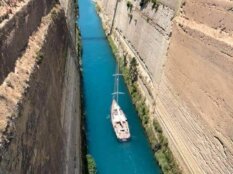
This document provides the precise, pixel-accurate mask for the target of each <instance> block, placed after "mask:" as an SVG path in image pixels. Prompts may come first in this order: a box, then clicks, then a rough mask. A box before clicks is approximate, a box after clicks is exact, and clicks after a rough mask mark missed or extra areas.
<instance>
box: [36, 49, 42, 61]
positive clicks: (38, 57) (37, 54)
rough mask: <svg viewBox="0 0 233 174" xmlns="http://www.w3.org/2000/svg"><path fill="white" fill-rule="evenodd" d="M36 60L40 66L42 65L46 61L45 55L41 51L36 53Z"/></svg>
mask: <svg viewBox="0 0 233 174" xmlns="http://www.w3.org/2000/svg"><path fill="white" fill-rule="evenodd" d="M36 59H37V63H38V64H41V63H42V61H43V59H44V54H43V53H42V52H41V50H40V51H38V52H37V53H36Z"/></svg>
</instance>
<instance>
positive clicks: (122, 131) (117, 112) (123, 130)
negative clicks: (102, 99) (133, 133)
mask: <svg viewBox="0 0 233 174" xmlns="http://www.w3.org/2000/svg"><path fill="white" fill-rule="evenodd" d="M118 71H119V70H118V68H117V73H116V74H115V75H114V76H115V85H114V88H115V89H114V93H113V99H112V106H111V122H112V126H113V129H114V132H115V134H116V137H117V139H118V140H120V141H127V140H129V139H130V131H129V125H128V121H127V118H126V116H125V114H124V112H123V111H122V109H121V107H120V106H119V104H118V95H119V94H121V93H120V92H118V86H119V85H118V84H119V75H120V74H119V73H118Z"/></svg>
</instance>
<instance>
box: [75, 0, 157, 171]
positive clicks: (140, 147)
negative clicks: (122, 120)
mask: <svg viewBox="0 0 233 174" xmlns="http://www.w3.org/2000/svg"><path fill="white" fill-rule="evenodd" d="M78 24H79V28H80V31H81V35H82V46H83V55H82V66H83V67H82V68H83V97H84V106H85V108H84V109H85V111H84V112H85V115H86V118H85V120H86V137H87V146H88V153H90V154H91V155H92V156H93V157H94V159H95V161H96V164H97V169H98V173H99V174H159V173H161V172H160V169H159V166H158V165H157V163H156V162H155V160H154V157H153V152H152V150H151V149H150V145H149V143H148V140H147V138H146V135H145V133H144V130H143V128H142V125H141V123H140V120H139V118H138V116H137V113H136V110H135V108H134V106H133V104H132V101H131V98H130V96H129V93H128V91H127V88H126V85H125V84H124V82H123V80H122V79H120V83H119V86H120V90H121V91H122V92H124V93H125V95H121V96H120V99H119V103H120V106H121V107H122V109H123V111H124V112H125V113H126V115H127V118H128V122H129V126H130V131H131V136H132V138H131V140H130V141H129V142H126V143H120V142H118V141H117V139H116V136H115V134H114V132H113V129H112V125H111V122H110V105H111V100H112V95H111V93H112V91H113V86H114V79H113V76H112V74H114V72H115V69H116V61H115V59H114V56H113V54H112V51H111V48H110V46H109V44H108V41H107V39H106V37H105V34H104V31H103V28H102V26H101V22H100V19H99V17H98V16H97V13H96V11H95V6H94V4H93V3H92V2H91V0H79V20H78Z"/></svg>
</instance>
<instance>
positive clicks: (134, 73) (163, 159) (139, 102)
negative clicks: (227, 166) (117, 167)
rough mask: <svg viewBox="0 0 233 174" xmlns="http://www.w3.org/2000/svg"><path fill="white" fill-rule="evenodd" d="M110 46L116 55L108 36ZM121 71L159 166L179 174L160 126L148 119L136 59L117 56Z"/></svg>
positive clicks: (147, 110)
mask: <svg viewBox="0 0 233 174" xmlns="http://www.w3.org/2000/svg"><path fill="white" fill-rule="evenodd" d="M108 39H109V43H110V46H111V47H112V50H113V53H114V54H115V56H116V57H117V55H118V50H117V47H116V45H115V44H114V42H113V40H112V39H111V37H108ZM117 60H118V62H119V66H120V70H121V73H122V74H123V77H124V79H125V82H126V84H127V87H128V90H129V93H130V95H131V96H132V100H133V103H134V105H135V107H136V110H137V112H138V115H139V117H140V119H141V120H142V125H143V127H144V129H145V131H146V133H147V136H148V138H149V140H150V143H151V146H152V148H153V150H154V152H155V154H154V155H155V158H156V159H157V161H158V163H159V166H160V167H161V169H162V171H163V173H164V174H180V173H181V171H180V169H179V167H178V165H177V163H176V161H175V159H174V157H173V154H172V152H171V150H170V149H169V146H168V141H167V139H166V138H165V137H164V135H163V131H162V128H161V127H160V125H159V123H158V121H157V120H156V119H153V120H150V121H149V119H150V118H149V109H148V107H147V105H146V103H145V98H144V97H143V95H142V94H141V93H140V91H139V87H138V84H137V80H138V69H137V66H138V64H137V61H136V59H135V58H131V59H130V61H129V63H127V60H126V57H117Z"/></svg>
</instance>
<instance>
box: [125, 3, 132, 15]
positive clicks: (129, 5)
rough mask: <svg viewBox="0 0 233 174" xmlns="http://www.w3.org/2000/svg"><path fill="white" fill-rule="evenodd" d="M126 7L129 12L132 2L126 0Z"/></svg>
mask: <svg viewBox="0 0 233 174" xmlns="http://www.w3.org/2000/svg"><path fill="white" fill-rule="evenodd" d="M126 5H127V9H128V10H129V11H130V12H131V11H132V8H133V4H132V3H131V2H130V1H127V4H126Z"/></svg>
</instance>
